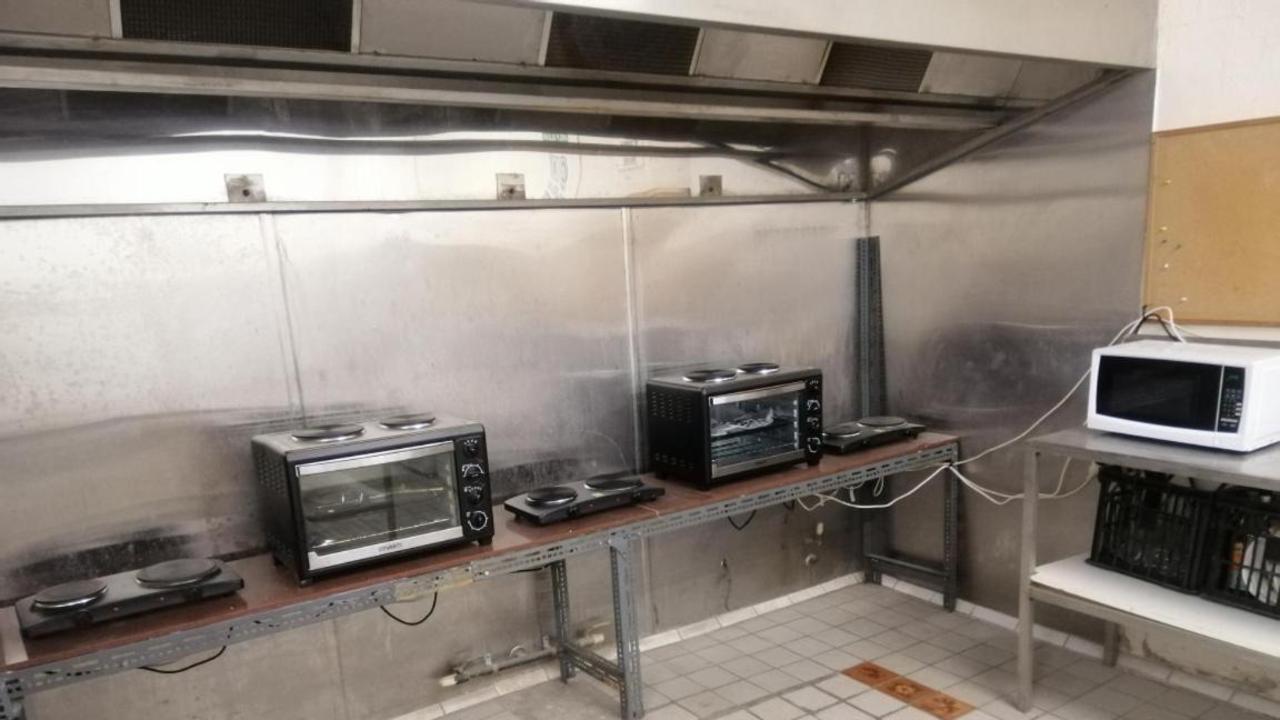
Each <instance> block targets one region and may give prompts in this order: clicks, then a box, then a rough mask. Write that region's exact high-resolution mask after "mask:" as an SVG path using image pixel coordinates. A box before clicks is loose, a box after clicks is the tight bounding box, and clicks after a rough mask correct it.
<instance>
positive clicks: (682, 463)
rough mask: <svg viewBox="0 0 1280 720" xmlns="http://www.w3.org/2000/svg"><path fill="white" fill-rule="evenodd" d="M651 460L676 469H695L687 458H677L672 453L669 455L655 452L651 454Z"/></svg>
mask: <svg viewBox="0 0 1280 720" xmlns="http://www.w3.org/2000/svg"><path fill="white" fill-rule="evenodd" d="M653 461H654V462H655V463H657V464H659V465H666V466H668V467H671V468H674V469H678V470H690V471H692V470H696V469H697V468H696V467H695V466H694V464H693V463H692V462H690V461H689V460H686V459H684V458H679V457H676V456H674V455H669V454H667V453H664V452H655V453H654V454H653Z"/></svg>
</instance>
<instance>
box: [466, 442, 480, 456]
mask: <svg viewBox="0 0 1280 720" xmlns="http://www.w3.org/2000/svg"><path fill="white" fill-rule="evenodd" d="M462 452H464V453H466V454H467V457H475V456H477V455H479V454H480V438H467V439H466V440H463V441H462Z"/></svg>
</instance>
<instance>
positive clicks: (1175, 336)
mask: <svg viewBox="0 0 1280 720" xmlns="http://www.w3.org/2000/svg"><path fill="white" fill-rule="evenodd" d="M1152 318H1155V319H1156V322H1159V323H1160V328H1161V329H1162V330H1164V334H1165V335H1168V336H1169V339H1170V340H1177V341H1178V342H1186V338H1184V337H1182V335H1181V333H1180V332H1178V330H1176V329H1175V328H1173V327H1171V326H1170V325H1169V323H1167V322H1165V319H1164V318H1163V317H1160V313H1155V312H1149V313H1147V314H1146V315H1143V316H1142V320H1141V321H1140V322H1139V323H1138V325H1137V326H1136V327H1134V328H1133V329H1132V330H1130V331H1129V337H1133V336H1134V335H1137V334H1138V333H1140V332H1142V326H1143V325H1146V324H1147V321H1148V320H1150V319H1152Z"/></svg>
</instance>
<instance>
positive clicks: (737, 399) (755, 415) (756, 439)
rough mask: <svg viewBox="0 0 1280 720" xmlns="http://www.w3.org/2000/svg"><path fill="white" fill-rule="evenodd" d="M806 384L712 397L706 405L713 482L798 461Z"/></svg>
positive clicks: (800, 450) (800, 454)
mask: <svg viewBox="0 0 1280 720" xmlns="http://www.w3.org/2000/svg"><path fill="white" fill-rule="evenodd" d="M803 392H804V383H802V382H794V383H787V384H785V385H778V386H775V387H767V388H760V389H758V390H747V391H744V392H738V393H731V394H728V395H715V396H712V397H710V398H708V399H707V402H708V403H710V408H709V409H710V411H711V412H710V413H709V416H708V417H709V418H710V424H711V427H710V428H709V431H710V436H711V438H710V442H711V477H713V478H718V477H724V476H726V475H732V474H735V473H740V472H746V471H748V470H752V469H755V468H760V467H765V466H766V465H772V464H774V463H781V462H788V461H794V460H800V459H802V458H803V457H804V448H803V447H802V446H801V437H800V396H801V393H803Z"/></svg>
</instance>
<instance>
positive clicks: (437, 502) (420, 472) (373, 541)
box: [298, 444, 459, 556]
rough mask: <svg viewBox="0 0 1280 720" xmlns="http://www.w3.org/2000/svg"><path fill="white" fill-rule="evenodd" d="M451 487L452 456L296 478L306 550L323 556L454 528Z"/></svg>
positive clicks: (455, 508)
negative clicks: (300, 501)
mask: <svg viewBox="0 0 1280 720" xmlns="http://www.w3.org/2000/svg"><path fill="white" fill-rule="evenodd" d="M450 446H451V444H450ZM455 487H456V485H455V483H454V470H453V453H452V451H448V452H439V453H435V454H431V455H427V456H425V457H415V458H411V459H408V460H401V461H398V462H373V463H370V464H368V465H364V466H362V467H348V468H343V469H335V470H332V471H322V472H307V473H305V474H300V476H299V477H298V489H299V493H300V496H301V500H302V517H303V524H304V526H305V531H306V533H305V535H306V538H307V550H309V551H310V552H313V553H315V554H317V555H322V556H323V555H328V554H331V553H336V552H342V551H345V550H354V549H357V548H362V547H366V546H370V545H378V544H380V543H384V542H390V541H394V540H396V539H399V538H405V537H413V536H416V535H422V534H425V533H430V532H435V531H438V530H448V529H449V528H453V527H458V526H459V521H458V500H457V498H456V497H455V490H454V488H455Z"/></svg>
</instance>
